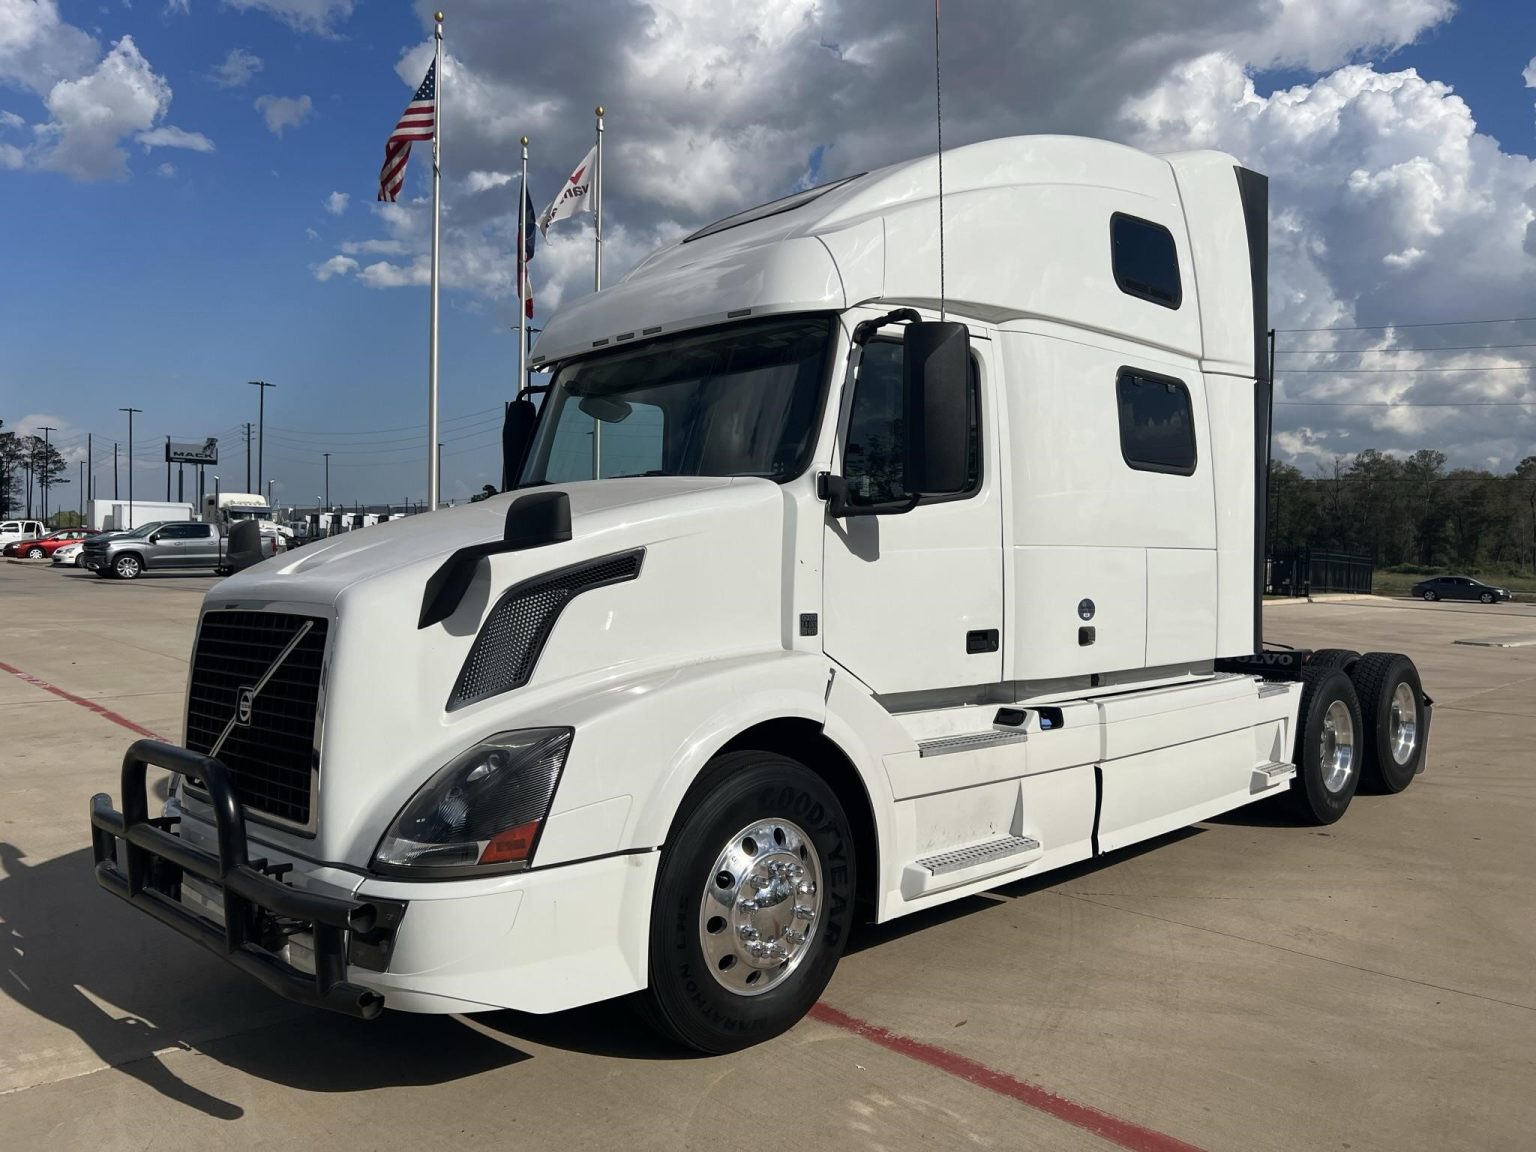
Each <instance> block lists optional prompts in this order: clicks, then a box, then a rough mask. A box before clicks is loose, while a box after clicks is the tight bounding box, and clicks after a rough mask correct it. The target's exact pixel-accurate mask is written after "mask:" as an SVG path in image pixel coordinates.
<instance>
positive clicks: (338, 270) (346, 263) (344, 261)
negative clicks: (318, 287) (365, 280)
mask: <svg viewBox="0 0 1536 1152" xmlns="http://www.w3.org/2000/svg"><path fill="white" fill-rule="evenodd" d="M309 270H310V271H311V272H312V273H314V276H315V279H316V280H321V281H325V280H329V279H331V277H333V276H345V275H347V273H349V272H356V271H357V261H356V260H354V259H352V257H350V256H332V257H331V258H330V259H329V260H326V261H325V262H323V263H321V264H312V265H310V268H309Z"/></svg>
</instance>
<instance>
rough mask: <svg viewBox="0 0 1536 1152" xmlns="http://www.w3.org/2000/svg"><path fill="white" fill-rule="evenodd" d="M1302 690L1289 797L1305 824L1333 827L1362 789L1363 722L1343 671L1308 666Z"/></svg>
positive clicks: (1353, 693)
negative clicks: (1294, 777)
mask: <svg viewBox="0 0 1536 1152" xmlns="http://www.w3.org/2000/svg"><path fill="white" fill-rule="evenodd" d="M1301 684H1302V688H1301V710H1300V713H1299V715H1298V718H1297V722H1296V726H1297V734H1296V750H1295V753H1294V756H1295V761H1296V779H1295V781H1294V782H1292V784H1291V790H1290V793H1289V794H1288V797H1289V800H1290V804H1291V809H1292V811H1293V812H1294V813H1295V814H1296V817H1297V819H1299V820H1301V821H1302V822H1303V823H1306V824H1332V823H1334V822H1335V821H1336V820H1338V819H1339V817H1341V816H1343V815H1344V813H1345V811H1346V810H1348V808H1349V802H1350V801H1351V800H1353V799H1354V798H1355V791H1356V789H1358V788H1359V786H1360V765H1361V761H1362V759H1363V758H1364V757H1363V753H1364V751H1365V748H1364V737H1365V721H1364V720H1363V719H1362V717H1361V715H1360V700H1359V698H1358V697H1357V696H1356V694H1355V686H1354V684H1353V683H1351V682H1350V679H1349V677H1348V676H1346V675H1345V674H1344V673H1343V672H1341V671H1340V670H1339V669H1337V668H1314V667H1313V666H1312V665H1310V664H1309V665H1307V667H1306V668H1304V669H1302V673H1301Z"/></svg>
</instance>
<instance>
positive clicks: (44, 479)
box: [41, 424, 58, 527]
mask: <svg viewBox="0 0 1536 1152" xmlns="http://www.w3.org/2000/svg"><path fill="white" fill-rule="evenodd" d="M57 431H58V429H57V428H54V427H53V426H52V425H49V424H44V425H43V426H42V432H43V477H42V485H41V487H42V489H43V525H44V527H46V526H47V524H48V433H50V432H57Z"/></svg>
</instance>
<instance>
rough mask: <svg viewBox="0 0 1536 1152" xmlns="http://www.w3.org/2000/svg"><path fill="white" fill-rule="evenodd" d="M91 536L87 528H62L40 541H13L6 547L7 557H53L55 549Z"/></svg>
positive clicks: (36, 558) (33, 558) (34, 558)
mask: <svg viewBox="0 0 1536 1152" xmlns="http://www.w3.org/2000/svg"><path fill="white" fill-rule="evenodd" d="M90 535H92V533H91V532H90V531H89V530H87V529H85V528H61V529H60V530H59V531H57V532H50V533H49V534H48V535H46V536H44V537H42V538H41V539H38V540H12V541H11V542H10V543H9V544H7V545H6V546H5V555H7V556H26V557H28V558H29V559H32V560H38V559H41V558H42V557H44V556H52V555H53V550H54V549H55V548H62V547H64V545H66V544H73V543H75V542H76V541H77V540H84V539H85V538H86V537H87V536H90Z"/></svg>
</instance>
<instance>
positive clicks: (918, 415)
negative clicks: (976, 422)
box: [901, 320, 971, 495]
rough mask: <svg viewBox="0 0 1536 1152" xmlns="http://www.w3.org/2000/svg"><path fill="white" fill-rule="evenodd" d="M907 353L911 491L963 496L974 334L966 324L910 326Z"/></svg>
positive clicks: (906, 463) (907, 480) (905, 411)
mask: <svg viewBox="0 0 1536 1152" xmlns="http://www.w3.org/2000/svg"><path fill="white" fill-rule="evenodd" d="M902 340H903V348H902V379H901V390H902V415H903V418H904V424H905V427H906V436H905V437H904V439H905V441H906V443H905V445H904V446H903V448H904V452H905V456H904V458H903V467H902V473H903V476H904V484H905V487H906V489H907V491H908V492H921V493H924V494H925V495H927V494H933V493H945V494H947V493H952V492H963V491H964V490H965V487H966V484H967V483H968V481H969V475H968V472H969V459H968V457H969V455H970V383H971V380H970V377H971V334H970V331H969V330H968V329H967V328H966V326H965V325H964V324H956V323H954V322H951V321H935V320H923V321H915V322H913V323H911V324H908V325H907V326H906V329H905V331H904V334H903V337H902Z"/></svg>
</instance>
